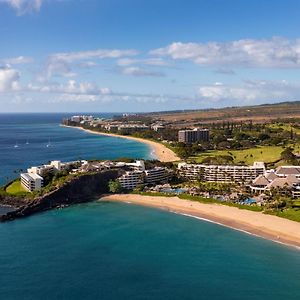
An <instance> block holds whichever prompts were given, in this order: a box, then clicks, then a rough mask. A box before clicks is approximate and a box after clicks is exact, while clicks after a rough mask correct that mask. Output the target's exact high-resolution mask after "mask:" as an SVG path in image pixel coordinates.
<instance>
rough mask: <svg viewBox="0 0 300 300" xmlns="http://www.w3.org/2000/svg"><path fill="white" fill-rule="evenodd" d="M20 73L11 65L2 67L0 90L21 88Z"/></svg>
mask: <svg viewBox="0 0 300 300" xmlns="http://www.w3.org/2000/svg"><path fill="white" fill-rule="evenodd" d="M19 79H20V73H19V72H18V71H17V70H15V69H11V68H10V67H4V68H0V92H11V91H17V90H18V89H19Z"/></svg>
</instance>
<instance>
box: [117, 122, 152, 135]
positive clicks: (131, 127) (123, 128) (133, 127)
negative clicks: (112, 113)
mask: <svg viewBox="0 0 300 300" xmlns="http://www.w3.org/2000/svg"><path fill="white" fill-rule="evenodd" d="M148 129H149V126H146V125H144V124H121V125H119V126H118V131H119V132H120V133H122V134H130V133H133V132H136V131H144V130H148Z"/></svg>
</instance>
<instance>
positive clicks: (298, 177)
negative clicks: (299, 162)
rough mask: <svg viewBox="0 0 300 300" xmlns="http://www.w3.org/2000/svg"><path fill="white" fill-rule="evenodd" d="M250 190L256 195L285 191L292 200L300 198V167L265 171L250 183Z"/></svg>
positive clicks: (285, 167) (283, 167)
mask: <svg viewBox="0 0 300 300" xmlns="http://www.w3.org/2000/svg"><path fill="white" fill-rule="evenodd" d="M250 189H251V191H252V192H253V193H256V194H261V193H265V192H271V191H272V190H273V189H281V190H282V191H283V190H285V189H287V190H290V191H291V193H292V195H293V197H294V198H297V197H300V167H299V166H280V167H278V168H277V169H275V170H267V171H265V172H264V174H261V175H259V176H258V177H257V178H255V179H254V180H253V181H252V183H251V185H250Z"/></svg>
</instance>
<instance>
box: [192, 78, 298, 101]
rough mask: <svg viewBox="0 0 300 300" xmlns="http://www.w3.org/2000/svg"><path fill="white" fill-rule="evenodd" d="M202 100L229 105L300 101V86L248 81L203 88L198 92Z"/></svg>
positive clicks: (281, 82) (283, 82) (296, 84)
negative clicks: (233, 84) (239, 83)
mask: <svg viewBox="0 0 300 300" xmlns="http://www.w3.org/2000/svg"><path fill="white" fill-rule="evenodd" d="M197 96H198V98H200V99H201V100H206V101H208V102H210V103H218V102H220V103H221V102H226V103H227V105H246V104H256V103H265V102H274V101H276V102H278V101H289V100H299V99H300V84H299V83H288V82H286V81H284V80H283V81H246V82H245V83H244V84H242V85H236V86H230V85H224V84H220V83H215V84H213V85H206V86H201V87H199V88H198V90H197Z"/></svg>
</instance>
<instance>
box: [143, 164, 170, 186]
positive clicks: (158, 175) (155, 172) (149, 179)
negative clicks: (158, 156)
mask: <svg viewBox="0 0 300 300" xmlns="http://www.w3.org/2000/svg"><path fill="white" fill-rule="evenodd" d="M167 180H168V174H167V171H166V169H165V168H162V167H155V168H153V169H149V170H146V171H145V182H146V183H148V184H155V183H166V182H167Z"/></svg>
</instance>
